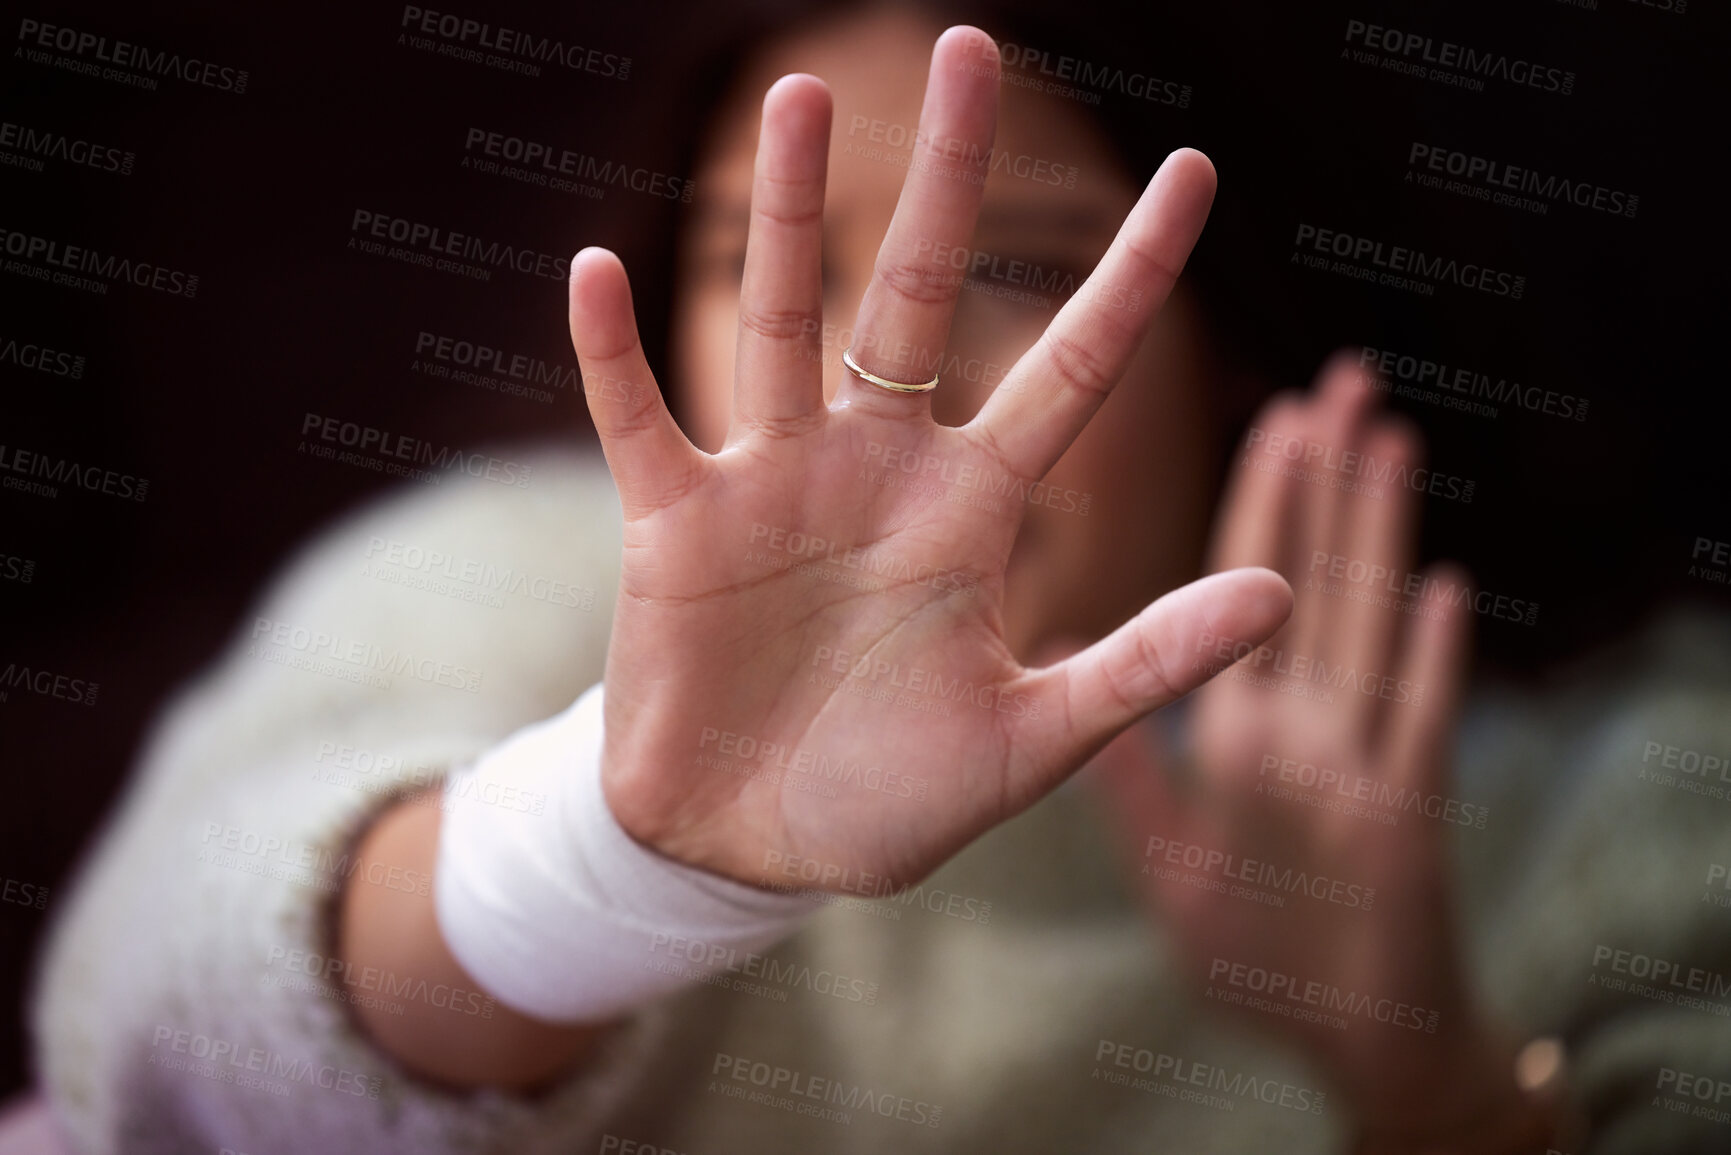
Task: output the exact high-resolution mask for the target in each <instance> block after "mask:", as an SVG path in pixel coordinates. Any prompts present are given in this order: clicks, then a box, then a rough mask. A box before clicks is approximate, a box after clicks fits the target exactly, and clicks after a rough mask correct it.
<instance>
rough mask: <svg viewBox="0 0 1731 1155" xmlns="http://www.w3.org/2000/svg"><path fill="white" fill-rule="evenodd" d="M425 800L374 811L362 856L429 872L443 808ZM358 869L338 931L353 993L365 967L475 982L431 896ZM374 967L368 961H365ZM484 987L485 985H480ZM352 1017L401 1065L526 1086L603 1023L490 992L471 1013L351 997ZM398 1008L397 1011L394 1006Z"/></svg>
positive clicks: (416, 978)
mask: <svg viewBox="0 0 1731 1155" xmlns="http://www.w3.org/2000/svg"><path fill="white" fill-rule="evenodd" d="M426 803H427V799H424V798H422V799H410V800H407V801H405V802H403V803H400V804H398V805H397V806H395V807H393V808H392V809H391V810H389V811H387V812H386V813H385V814H384V815H383V816H381V817H380V819H379V820H378V822H377V823H376V824H374V826H373V827H372V828H371V829H370V830H368V831H367V832H366V834H365V835H364V836H363V837H362V839H361V842H360V845H359V846H358V847H357V848H356V855H357V857H358V858H359V859H360V861H362V862H367V863H373V862H377V863H382V864H384V865H385V866H386V867H391V866H398V867H401V868H402V869H403V870H404V871H414V872H417V873H416V874H414V875H406V876H407V877H421V878H431V877H433V870H434V866H435V862H436V859H437V855H438V845H439V826H440V819H441V812H440V810H439V808H438V807H437V806H435V805H428V804H426ZM363 874H364V872H362V871H356V872H354V873H353V874H351V875H350V877H349V878H348V880H347V882H346V884H345V891H344V895H343V900H342V908H341V913H340V916H339V921H338V930H337V953H338V955H339V957H340V958H341V959H342V960H343V962H344V963H345V964H346V965H345V966H344V967H343V975H344V982H345V985H347V986H348V987H349V988H350V990H351V991H352V992H353V993H355V994H357V995H358V994H360V993H362V991H361V986H362V984H363V983H365V982H366V981H367V978H366V976H368V975H369V974H388V975H391V976H393V979H394V981H395V982H396V983H398V984H401V983H402V982H404V981H405V980H406V981H408V982H410V983H412V984H414V985H415V986H417V987H418V986H419V984H420V983H421V982H422V981H423V980H424V981H425V982H426V984H427V987H428V988H429V989H431V988H434V987H436V986H438V985H440V984H444V985H445V986H447V987H452V988H458V989H462V990H468V991H475V990H478V989H479V987H480V984H478V983H477V982H476V981H475V980H474V979H473V978H471V977H470V976H469V975H468V974H467V973H465V972H464V970H463V968H462V966H461V965H460V964H459V963H458V962H457V960H456V959H455V958H453V957H452V955H451V952H450V950H449V948H448V947H447V946H446V944H445V939H444V936H443V935H442V934H441V932H440V930H439V925H438V921H437V919H436V917H435V915H434V906H433V896H432V893H431V892H430V891H429V893H427V894H419V893H415V892H412V891H411V892H404V891H399V890H392V889H389V888H387V887H383V886H374V885H372V884H370V883H368V882H366V881H365V880H364V878H363ZM369 968H371V969H369ZM483 994H484V992H483ZM353 1005H354V1007H355V1013H356V1017H357V1018H358V1019H359V1020H360V1022H361V1024H362V1025H363V1026H364V1028H365V1029H366V1031H367V1032H368V1034H369V1035H370V1036H371V1037H372V1039H373V1041H374V1042H375V1043H377V1044H378V1046H379V1047H380V1048H381V1049H382V1050H384V1051H385V1052H386V1053H387V1054H389V1055H390V1056H392V1057H393V1058H394V1059H396V1060H397V1061H398V1062H399V1063H401V1064H402V1065H403V1066H404V1067H405V1068H407V1069H408V1070H410V1071H412V1072H414V1073H415V1074H417V1075H420V1076H422V1077H424V1078H428V1079H432V1080H434V1081H437V1082H439V1083H443V1084H447V1085H452V1086H456V1087H461V1088H469V1087H481V1086H490V1087H501V1088H506V1089H511V1090H529V1089H533V1088H535V1087H539V1086H542V1085H545V1084H546V1083H548V1082H550V1081H552V1080H553V1079H555V1078H557V1077H559V1076H560V1075H562V1074H565V1073H568V1072H570V1071H571V1070H572V1069H573V1068H574V1067H576V1066H577V1065H578V1064H579V1063H581V1062H582V1061H583V1060H584V1059H585V1057H586V1056H587V1055H588V1054H589V1053H590V1051H591V1050H592V1049H593V1046H594V1044H595V1043H596V1041H598V1039H599V1038H600V1036H601V1035H602V1034H603V1033H604V1032H605V1030H606V1029H607V1027H606V1025H596V1026H566V1025H559V1024H554V1023H548V1022H543V1021H541V1020H539V1019H534V1018H530V1017H528V1016H526V1015H522V1014H519V1013H517V1012H516V1011H513V1010H511V1009H510V1008H509V1007H506V1006H504V1005H503V1004H500V1003H498V1002H496V1001H494V1000H491V999H488V1001H487V1004H486V1005H487V1009H488V1011H490V1014H488V1013H481V1014H471V1013H465V1012H464V1011H460V1010H457V1009H455V1008H452V1007H450V1006H445V1007H439V1006H435V1005H433V1004H432V1003H431V1002H429V1001H426V1000H419V999H409V1000H404V1001H402V1002H401V1003H399V1004H396V1006H393V1007H380V1006H378V1005H376V1001H375V1000H373V999H358V1000H357V1001H356V1002H355V1003H354V1004H353ZM399 1007H400V1009H401V1011H402V1013H401V1014H397V1013H394V1012H395V1010H396V1009H398V1008H399Z"/></svg>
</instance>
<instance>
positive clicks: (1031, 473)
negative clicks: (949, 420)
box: [968, 148, 1215, 478]
mask: <svg viewBox="0 0 1731 1155" xmlns="http://www.w3.org/2000/svg"><path fill="white" fill-rule="evenodd" d="M1214 186H1215V178H1214V165H1213V164H1212V163H1211V162H1210V161H1209V159H1208V158H1207V157H1206V156H1203V155H1202V154H1201V153H1200V152H1197V151H1196V150H1195V149H1192V148H1181V149H1179V150H1178V151H1176V152H1174V153H1173V154H1172V155H1171V156H1169V157H1167V158H1166V161H1165V163H1164V164H1162V165H1161V166H1160V171H1159V172H1157V173H1155V174H1154V179H1153V180H1151V181H1149V182H1148V187H1147V189H1145V190H1144V191H1143V193H1142V197H1141V199H1140V200H1138V201H1137V202H1136V207H1135V208H1133V209H1131V210H1130V215H1129V216H1128V217H1126V218H1125V220H1124V224H1123V227H1122V228H1120V229H1119V230H1118V235H1117V237H1115V238H1114V239H1113V241H1112V247H1111V248H1109V249H1107V250H1106V255H1105V256H1104V257H1101V258H1100V263H1099V265H1097V266H1096V267H1095V269H1094V272H1093V274H1092V275H1090V276H1089V278H1088V279H1087V281H1085V282H1084V283H1083V285H1082V287H1081V289H1080V290H1078V291H1077V293H1076V295H1075V296H1074V297H1071V298H1070V299H1069V300H1068V301H1066V302H1065V303H1064V307H1063V308H1062V309H1060V310H1058V315H1057V316H1056V317H1054V318H1053V319H1052V323H1051V324H1050V325H1049V326H1047V327H1046V331H1045V332H1044V333H1043V334H1041V336H1040V339H1039V341H1037V342H1035V344H1034V347H1033V348H1032V349H1029V350H1028V352H1027V354H1026V355H1024V356H1023V357H1022V359H1021V360H1020V361H1017V362H1016V366H1015V368H1013V369H1011V370H1010V373H1009V375H1008V376H1007V377H1006V378H1005V379H1004V382H1003V384H1002V385H1000V386H999V387H998V389H997V391H996V392H994V393H993V394H992V397H991V399H990V400H989V401H987V402H986V405H985V407H984V408H983V409H981V410H980V412H979V415H978V416H976V417H975V418H974V420H973V421H972V422H971V423H970V424H969V425H968V429H969V430H970V431H971V432H973V433H975V434H977V435H981V436H982V437H983V438H984V439H985V440H986V441H987V442H988V443H989V444H991V445H993V446H995V447H996V449H997V451H998V452H999V454H1000V455H1001V456H1002V457H1003V459H1004V461H1005V462H1006V463H1007V464H1008V465H1009V466H1010V468H1011V469H1013V470H1014V471H1015V472H1016V473H1018V474H1020V475H1021V476H1023V477H1030V478H1038V477H1044V476H1045V475H1046V471H1047V470H1049V469H1051V468H1052V466H1053V465H1054V464H1056V463H1057V460H1058V458H1060V457H1062V456H1063V455H1064V450H1066V449H1068V448H1069V447H1070V443H1071V442H1072V441H1074V440H1076V436H1077V434H1079V433H1081V432H1082V428H1083V426H1085V425H1087V424H1088V421H1089V419H1090V418H1092V417H1093V416H1094V413H1095V411H1096V410H1098V409H1099V408H1100V405H1101V404H1102V403H1103V402H1104V401H1105V400H1106V396H1107V394H1109V393H1111V392H1112V388H1113V386H1115V385H1117V383H1118V378H1120V377H1122V376H1123V375H1124V370H1125V369H1126V368H1127V367H1128V366H1129V364H1130V358H1131V357H1132V356H1133V355H1134V354H1135V352H1136V347H1137V346H1138V345H1140V344H1141V343H1142V338H1143V337H1144V336H1146V335H1147V333H1148V327H1149V326H1150V325H1151V324H1152V323H1153V321H1154V314H1155V313H1157V312H1159V311H1160V306H1161V305H1163V304H1164V303H1165V301H1166V297H1167V294H1169V293H1170V292H1171V291H1172V286H1173V285H1174V284H1176V283H1177V281H1178V274H1179V272H1180V271H1181V270H1182V269H1183V268H1184V262H1185V261H1186V260H1188V259H1189V257H1190V250H1191V249H1193V248H1194V247H1195V246H1196V238H1197V237H1199V236H1201V235H1202V225H1203V222H1205V221H1206V220H1207V219H1208V209H1209V206H1210V205H1212V204H1213V203H1214Z"/></svg>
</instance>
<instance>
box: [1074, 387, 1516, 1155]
mask: <svg viewBox="0 0 1731 1155" xmlns="http://www.w3.org/2000/svg"><path fill="white" fill-rule="evenodd" d="M1271 447H1273V448H1277V450H1278V451H1272V452H1271ZM1288 452H1290V453H1292V454H1294V455H1295V456H1292V457H1288V456H1287V454H1288ZM1420 452H1421V444H1420V441H1419V439H1418V436H1417V434H1416V433H1415V432H1413V431H1412V430H1411V429H1410V428H1408V427H1407V426H1406V424H1405V423H1404V422H1399V421H1396V420H1393V419H1391V418H1389V417H1387V416H1383V415H1379V414H1377V413H1376V412H1375V394H1374V393H1373V392H1372V391H1371V390H1370V388H1369V386H1368V385H1367V384H1365V383H1364V382H1363V381H1362V380H1361V379H1360V375H1359V374H1358V372H1357V370H1356V368H1355V366H1354V365H1353V359H1350V358H1346V357H1342V358H1339V359H1337V360H1336V361H1335V362H1334V363H1333V364H1332V365H1331V367H1330V369H1329V370H1328V371H1326V372H1325V373H1324V374H1323V377H1322V380H1321V382H1320V383H1319V387H1318V389H1317V394H1316V396H1315V397H1313V398H1307V399H1303V400H1300V399H1297V398H1295V397H1291V396H1287V397H1281V398H1277V399H1276V400H1274V401H1273V402H1271V403H1270V404H1269V405H1268V406H1267V407H1266V408H1265V409H1264V410H1263V412H1262V413H1261V415H1260V416H1259V417H1258V418H1257V419H1256V421H1255V423H1254V424H1253V426H1252V431H1251V435H1250V436H1249V437H1247V438H1246V448H1245V450H1244V451H1243V453H1242V454H1241V455H1240V458H1239V460H1238V461H1237V462H1236V463H1235V464H1236V465H1237V467H1238V468H1237V470H1236V473H1237V476H1236V477H1235V479H1234V484H1233V487H1232V491H1231V493H1230V494H1229V495H1228V498H1227V501H1226V503H1225V505H1224V507H1223V510H1222V514H1221V518H1220V524H1219V530H1218V533H1217V536H1216V539H1215V542H1214V548H1213V562H1214V565H1215V566H1216V567H1225V566H1235V565H1246V564H1262V565H1268V566H1271V567H1274V568H1276V569H1279V570H1280V571H1282V572H1284V573H1286V574H1288V575H1289V576H1290V577H1291V580H1292V585H1293V588H1294V589H1295V590H1296V591H1297V604H1296V607H1295V609H1294V611H1293V614H1292V618H1291V620H1290V621H1289V622H1288V623H1287V625H1286V626H1285V627H1284V628H1282V629H1281V630H1280V631H1279V632H1278V633H1277V634H1275V635H1274V637H1272V638H1271V639H1269V641H1268V642H1267V643H1266V645H1265V646H1263V647H1260V648H1253V647H1238V648H1237V649H1236V650H1234V648H1233V647H1232V646H1230V645H1224V646H1223V645H1222V644H1221V643H1219V642H1214V641H1209V642H1206V643H1205V644H1203V645H1201V646H1200V647H1199V648H1198V650H1197V652H1196V653H1194V654H1192V655H1191V657H1190V660H1191V661H1193V662H1195V663H1198V664H1199V665H1200V666H1202V667H1203V669H1204V670H1216V669H1219V668H1220V667H1222V666H1229V667H1230V670H1229V672H1227V673H1225V674H1224V675H1223V676H1222V677H1220V678H1218V679H1217V680H1216V681H1215V682H1214V683H1212V684H1211V685H1209V686H1208V687H1207V688H1206V689H1205V690H1203V691H1202V692H1201V693H1200V694H1199V695H1198V696H1197V699H1196V701H1195V703H1194V705H1193V709H1192V721H1193V726H1192V727H1191V731H1192V732H1191V746H1192V750H1191V757H1190V758H1189V759H1188V763H1189V767H1188V770H1189V772H1188V773H1184V772H1182V771H1181V768H1180V767H1179V765H1178V764H1177V763H1176V762H1175V761H1174V760H1172V759H1171V758H1169V757H1165V756H1164V755H1163V752H1161V751H1159V750H1158V748H1157V747H1156V746H1155V745H1154V742H1153V740H1154V739H1155V738H1156V736H1155V735H1153V734H1152V733H1148V732H1141V733H1131V734H1126V735H1125V736H1124V737H1123V739H1121V740H1120V741H1119V742H1117V743H1114V744H1113V746H1112V747H1111V748H1110V749H1109V750H1108V751H1107V753H1106V754H1105V755H1104V756H1102V758H1101V759H1100V761H1099V771H1100V779H1101V782H1102V784H1103V785H1104V786H1105V787H1106V789H1107V792H1108V797H1109V798H1110V800H1111V804H1112V809H1113V811H1114V813H1115V814H1117V815H1118V816H1119V817H1120V818H1121V819H1122V820H1123V826H1124V828H1125V830H1126V833H1128V834H1129V835H1130V838H1131V842H1132V845H1133V848H1134V853H1135V855H1136V856H1137V857H1138V858H1140V859H1141V860H1142V862H1143V867H1142V875H1141V879H1140V881H1141V882H1142V883H1143V884H1144V885H1145V892H1146V894H1147V897H1148V898H1149V899H1150V901H1151V902H1152V903H1153V904H1154V906H1155V907H1156V908H1157V910H1158V914H1159V917H1160V918H1161V920H1162V921H1163V922H1165V923H1166V924H1167V925H1168V926H1170V927H1171V929H1172V932H1173V937H1174V940H1175V942H1176V945H1177V947H1178V950H1179V951H1180V953H1181V955H1182V956H1183V958H1184V959H1185V961H1186V963H1187V964H1188V965H1189V966H1190V968H1191V969H1192V971H1193V972H1194V974H1195V976H1196V978H1197V980H1198V981H1199V982H1200V983H1202V984H1205V990H1206V997H1207V998H1209V999H1210V1000H1212V1001H1213V1003H1214V1005H1216V1006H1218V1007H1220V1008H1221V1009H1222V1010H1223V1011H1226V1012H1229V1013H1232V1012H1243V1014H1244V1021H1246V1022H1247V1023H1249V1024H1251V1025H1254V1026H1258V1027H1262V1028H1265V1029H1268V1030H1272V1031H1274V1032H1276V1033H1280V1034H1283V1035H1285V1036H1287V1037H1288V1038H1291V1039H1293V1040H1295V1041H1296V1042H1298V1043H1300V1044H1301V1045H1302V1046H1303V1047H1304V1048H1305V1050H1306V1051H1307V1052H1309V1054H1310V1055H1311V1056H1313V1057H1314V1058H1317V1059H1319V1060H1320V1061H1321V1062H1322V1064H1323V1066H1324V1067H1325V1069H1327V1070H1328V1072H1329V1073H1330V1075H1331V1076H1333V1078H1334V1079H1335V1081H1336V1083H1337V1085H1339V1086H1340V1087H1342V1088H1343V1089H1344V1090H1345V1091H1346V1092H1347V1094H1348V1096H1349V1098H1350V1099H1351V1100H1352V1101H1353V1103H1354V1106H1355V1108H1356V1109H1357V1112H1358V1114H1359V1116H1360V1119H1361V1122H1363V1123H1365V1124H1366V1125H1368V1126H1376V1125H1381V1124H1385V1123H1390V1124H1391V1125H1392V1122H1396V1121H1397V1122H1398V1123H1399V1124H1400V1125H1403V1126H1405V1125H1418V1124H1423V1125H1426V1126H1432V1127H1435V1126H1439V1125H1441V1124H1443V1123H1446V1122H1448V1121H1451V1120H1452V1121H1454V1122H1459V1120H1461V1119H1470V1118H1476V1116H1475V1115H1474V1112H1476V1111H1479V1110H1481V1108H1482V1104H1483V1103H1485V1102H1496V1101H1500V1098H1503V1097H1507V1096H1508V1095H1510V1094H1512V1091H1513V1084H1512V1083H1510V1082H1509V1080H1508V1078H1507V1075H1506V1073H1507V1072H1508V1071H1509V1070H1510V1060H1509V1056H1508V1054H1507V1053H1505V1052H1506V1051H1507V1048H1508V1044H1507V1043H1506V1041H1505V1040H1502V1039H1500V1038H1498V1037H1497V1036H1496V1034H1495V1032H1493V1031H1492V1030H1491V1029H1490V1028H1489V1027H1488V1025H1487V1021H1486V1018H1485V1015H1484V1013H1483V1010H1482V1008H1481V1007H1480V1006H1478V1004H1477V1003H1476V1001H1475V998H1474V995H1473V991H1472V989H1471V984H1470V982H1469V979H1468V976H1467V973H1466V970H1465V960H1464V959H1463V957H1462V955H1461V952H1460V947H1459V923H1458V918H1457V915H1456V911H1455V908H1454V901H1455V895H1454V883H1453V870H1452V863H1451V861H1450V856H1449V850H1450V832H1451V831H1453V830H1456V829H1458V828H1462V827H1472V826H1475V825H1478V824H1479V821H1480V819H1481V813H1480V812H1478V811H1477V807H1475V806H1473V805H1472V804H1470V803H1465V804H1463V803H1462V802H1461V801H1460V800H1458V799H1455V798H1453V797H1450V794H1451V789H1450V785H1449V781H1450V770H1451V761H1452V748H1453V730H1454V726H1455V721H1456V716H1457V713H1458V698H1459V694H1460V690H1461V686H1462V682H1463V678H1464V665H1465V651H1466V643H1467V638H1468V634H1469V632H1470V631H1469V625H1468V621H1467V614H1468V612H1469V611H1468V609H1467V608H1465V607H1463V606H1462V605H1461V604H1460V602H1461V599H1460V596H1459V595H1460V594H1461V593H1462V592H1463V591H1465V590H1466V589H1467V582H1468V579H1467V576H1466V575H1465V573H1463V572H1462V571H1461V570H1460V569H1459V568H1458V567H1454V566H1450V565H1439V566H1435V567H1432V568H1430V569H1428V570H1427V571H1426V572H1425V573H1424V574H1423V575H1415V574H1414V573H1413V564H1414V552H1415V551H1414V547H1415V542H1416V540H1417V532H1418V518H1419V506H1420V502H1421V497H1420V494H1419V493H1418V492H1415V490H1414V489H1413V488H1412V486H1411V485H1410V484H1403V481H1404V480H1405V479H1407V478H1409V477H1411V476H1414V474H1413V473H1412V471H1413V470H1414V469H1417V468H1420V466H1419V456H1420ZM1347 455H1358V457H1357V458H1354V457H1350V456H1347ZM1313 460H1325V461H1333V462H1340V461H1349V460H1363V461H1365V462H1367V463H1371V464H1370V465H1368V466H1367V473H1371V474H1374V475H1375V476H1377V477H1379V478H1380V480H1379V481H1377V482H1373V483H1369V484H1365V485H1363V486H1360V485H1359V483H1358V482H1357V481H1356V480H1354V475H1352V474H1348V473H1342V472H1340V471H1338V470H1336V469H1332V468H1322V467H1314V468H1311V467H1306V466H1305V465H1304V463H1305V462H1307V461H1313ZM1295 463H1296V464H1295ZM1419 476H1422V475H1419ZM1391 591H1398V592H1391ZM1146 729H1147V728H1144V730H1146ZM1439 1088H1441V1089H1440V1090H1439Z"/></svg>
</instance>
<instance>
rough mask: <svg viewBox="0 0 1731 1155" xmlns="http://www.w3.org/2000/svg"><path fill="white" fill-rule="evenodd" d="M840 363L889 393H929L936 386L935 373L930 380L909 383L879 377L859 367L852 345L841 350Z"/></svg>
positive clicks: (862, 378)
mask: <svg viewBox="0 0 1731 1155" xmlns="http://www.w3.org/2000/svg"><path fill="white" fill-rule="evenodd" d="M841 363H842V364H843V365H846V366H847V368H848V372H850V373H852V374H853V375H854V376H855V377H858V378H859V379H860V380H861V381H869V382H871V383H872V384H873V385H876V386H877V387H878V388H879V389H888V390H889V391H890V392H891V393H930V392H931V391H932V390H933V389H936V388H937V387H938V379H937V377H936V376H935V375H934V376H933V377H932V379H931V380H930V381H921V382H919V383H917V384H910V383H909V382H906V381H891V380H890V379H889V378H888V377H879V376H878V375H877V374H876V373H872V372H869V371H867V370H865V369H861V368H860V367H859V362H858V361H855V360H854V359H853V346H852V345H849V346H848V347H847V348H845V349H843V350H842V351H841Z"/></svg>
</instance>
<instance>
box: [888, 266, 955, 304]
mask: <svg viewBox="0 0 1731 1155" xmlns="http://www.w3.org/2000/svg"><path fill="white" fill-rule="evenodd" d="M877 281H878V283H879V284H880V285H882V286H883V287H884V288H885V289H887V290H889V291H890V292H891V293H893V294H894V295H896V296H897V297H900V298H901V299H902V300H904V301H908V302H911V303H912V304H916V305H943V304H948V303H950V302H951V301H954V300H955V299H956V297H957V295H958V294H960V293H961V291H962V279H961V277H960V276H959V275H958V274H957V273H956V272H955V271H954V270H952V269H947V268H944V267H941V266H938V265H933V264H928V263H921V262H918V261H880V262H879V263H878V267H877Z"/></svg>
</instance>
